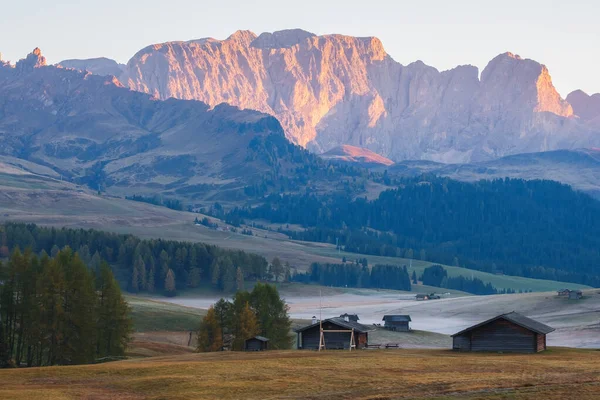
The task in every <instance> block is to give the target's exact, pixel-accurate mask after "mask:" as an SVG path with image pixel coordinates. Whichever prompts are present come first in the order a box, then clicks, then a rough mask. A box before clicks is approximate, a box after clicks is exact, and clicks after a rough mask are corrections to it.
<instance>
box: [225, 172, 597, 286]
mask: <svg viewBox="0 0 600 400" xmlns="http://www.w3.org/2000/svg"><path fill="white" fill-rule="evenodd" d="M393 183H395V184H397V186H398V189H395V190H387V191H384V192H382V193H381V194H380V195H379V197H378V198H377V199H375V200H371V201H369V200H367V199H364V198H355V199H353V198H350V197H343V196H335V195H331V196H316V195H314V194H306V195H304V196H270V197H269V198H268V199H266V202H265V204H264V205H262V206H260V207H254V208H249V207H246V208H244V209H239V210H233V211H232V212H231V214H235V215H236V217H238V218H242V219H244V218H246V219H260V220H268V221H272V222H274V223H278V224H282V225H285V224H299V225H302V226H303V227H305V228H306V230H305V231H298V230H296V231H291V230H290V231H285V230H284V232H285V233H287V234H288V235H289V236H290V237H292V238H295V239H299V240H312V241H317V242H328V243H334V244H336V243H337V244H339V245H340V246H341V247H342V248H343V249H345V250H346V251H351V252H356V253H364V254H374V255H385V256H404V257H406V258H419V259H421V260H427V261H432V262H439V263H443V264H449V265H460V266H464V267H467V268H472V269H478V270H483V271H487V272H492V273H496V272H500V273H504V274H507V275H515V276H525V277H531V278H539V279H550V280H558V281H569V282H576V283H582V284H587V285H591V286H599V287H600V272H599V271H598V269H597V263H598V260H600V202H598V201H597V200H594V199H593V198H591V197H590V196H588V195H586V194H582V193H579V192H575V191H573V190H572V189H571V188H570V187H568V186H565V185H561V184H559V183H556V182H552V181H539V180H537V181H524V180H517V179H506V180H494V181H480V182H477V183H467V182H458V181H455V180H451V179H447V178H435V177H431V178H427V177H418V178H411V179H402V180H394V182H393Z"/></svg>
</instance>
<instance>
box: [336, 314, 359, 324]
mask: <svg viewBox="0 0 600 400" xmlns="http://www.w3.org/2000/svg"><path fill="white" fill-rule="evenodd" d="M340 318H348V319H349V320H350V321H352V322H358V320H359V318H358V315H357V314H348V313H346V314H342V315H340Z"/></svg>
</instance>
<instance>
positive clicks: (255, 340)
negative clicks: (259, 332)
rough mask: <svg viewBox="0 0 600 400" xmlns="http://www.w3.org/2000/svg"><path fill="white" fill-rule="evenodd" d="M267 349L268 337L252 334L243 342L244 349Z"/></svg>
mask: <svg viewBox="0 0 600 400" xmlns="http://www.w3.org/2000/svg"><path fill="white" fill-rule="evenodd" d="M268 349H269V339H267V338H266V337H264V336H254V337H252V338H250V339H246V341H245V342H244V350H245V351H264V350H268Z"/></svg>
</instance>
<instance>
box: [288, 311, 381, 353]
mask: <svg viewBox="0 0 600 400" xmlns="http://www.w3.org/2000/svg"><path fill="white" fill-rule="evenodd" d="M352 329H354V344H355V345H356V348H357V349H363V348H366V347H367V345H368V341H369V333H368V332H369V330H370V329H369V328H368V327H366V326H365V325H363V324H360V323H358V322H356V321H351V320H350V319H349V318H344V317H335V318H329V319H325V320H323V330H325V331H327V330H352ZM295 332H296V335H298V336H297V340H296V345H297V348H298V349H299V350H318V349H319V339H320V338H321V331H320V324H319V321H315V322H314V323H313V324H311V325H308V326H305V327H302V328H299V329H296V330H295ZM350 335H351V332H330V333H327V332H325V347H326V349H327V350H342V349H345V350H348V349H349V346H350Z"/></svg>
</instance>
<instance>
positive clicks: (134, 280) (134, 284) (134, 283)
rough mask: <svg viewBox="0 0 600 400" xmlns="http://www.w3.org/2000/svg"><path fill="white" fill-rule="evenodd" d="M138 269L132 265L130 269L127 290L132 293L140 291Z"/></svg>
mask: <svg viewBox="0 0 600 400" xmlns="http://www.w3.org/2000/svg"><path fill="white" fill-rule="evenodd" d="M139 273H140V271H139V269H138V268H137V267H136V266H135V265H134V266H133V269H132V270H131V282H130V285H129V290H130V291H131V292H132V293H137V292H139V291H140V276H139Z"/></svg>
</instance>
